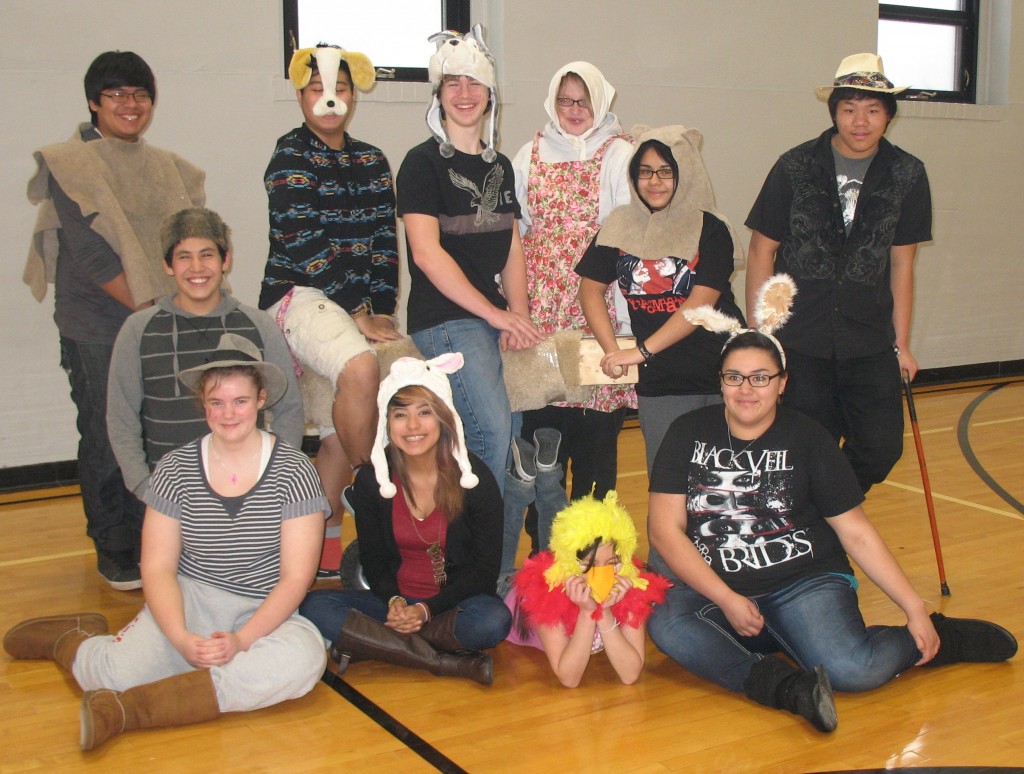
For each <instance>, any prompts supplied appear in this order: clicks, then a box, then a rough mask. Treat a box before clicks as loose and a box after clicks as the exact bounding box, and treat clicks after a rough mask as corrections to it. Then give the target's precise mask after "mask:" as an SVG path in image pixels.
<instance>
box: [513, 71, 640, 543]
mask: <svg viewBox="0 0 1024 774" xmlns="http://www.w3.org/2000/svg"><path fill="white" fill-rule="evenodd" d="M614 95H615V89H614V88H613V87H612V85H611V84H610V83H608V81H606V80H605V78H604V76H603V75H602V74H601V72H600V71H599V70H598V69H597V68H596V67H594V66H593V65H592V64H589V63H588V62H570V63H569V64H567V65H565V66H564V67H562V68H560V69H559V70H558V71H557V72H556V73H555V74H554V77H552V79H551V85H550V87H549V89H548V97H547V100H546V101H545V103H544V107H545V109H546V110H547V113H548V115H549V116H550V117H551V120H550V121H549V122H548V123H547V125H546V126H545V127H544V128H543V129H542V130H541V131H539V132H537V134H536V136H535V137H534V139H533V141H532V142H528V143H527V144H526V145H524V146H523V147H522V149H521V150H520V151H519V153H518V154H517V155H516V157H515V159H514V160H513V162H512V166H513V168H514V169H515V173H516V197H517V198H518V199H519V202H520V204H521V206H522V211H523V217H522V220H521V229H522V231H523V250H524V252H525V254H526V274H527V291H528V293H529V297H530V317H531V319H532V320H533V322H534V324H535V325H536V326H537V327H538V328H540V330H541V331H542V332H543V333H545V334H549V333H553V332H555V331H560V330H578V329H583V330H586V331H587V332H588V333H589V329H588V328H587V325H586V320H585V319H584V317H583V312H582V310H581V309H580V306H579V303H578V302H577V300H576V293H577V291H578V289H579V282H580V278H579V276H578V275H576V273H575V272H574V271H573V269H574V268H575V266H576V263H577V262H578V261H579V259H580V257H581V256H582V255H583V253H584V251H585V250H586V249H587V246H588V245H589V244H590V242H591V240H592V239H593V238H594V235H595V234H596V233H597V232H598V230H599V228H600V225H601V222H602V221H603V220H604V218H605V217H606V216H607V215H608V214H609V213H610V212H611V211H612V210H613V209H615V207H617V206H619V205H621V204H626V203H628V202H629V177H628V166H629V159H630V157H631V155H632V152H633V147H632V143H631V141H630V138H629V136H628V135H627V134H624V133H623V132H622V128H621V127H620V126H619V120H618V118H617V117H616V116H615V114H614V113H610V112H609V111H608V108H609V106H610V104H611V101H612V97H613V96H614ZM607 300H608V314H609V316H610V317H611V319H612V320H613V321H615V324H616V325H618V320H619V319H622V320H624V321H625V326H626V329H625V330H624V331H622V332H625V333H628V317H627V315H626V314H625V312H623V313H621V314H618V315H617V314H616V310H615V294H613V293H611V292H609V293H608V294H607ZM569 397H570V398H571V400H570V401H567V402H559V403H554V404H551V405H549V406H545V407H544V408H542V409H538V410H536V411H528V412H525V413H524V414H523V429H522V438H523V439H524V440H525V441H527V442H529V441H534V440H535V436H534V433H535V431H536V430H538V429H541V428H553V429H554V430H556V431H558V432H560V433H561V444H560V445H557V446H556V444H557V438H558V434H557V433H548V434H546V435H545V434H544V433H541V434H539V435H538V436H537V437H536V439H537V441H540V443H538V444H537V445H538V447H539V448H538V449H537V451H538V452H539V453H540V456H539V459H538V461H539V463H540V465H541V466H542V469H543V466H545V465H552V464H561V466H562V471H563V474H562V484H563V486H564V484H565V472H567V471H568V466H569V463H570V460H571V464H572V495H571V497H572V499H573V500H575V499H578V498H579V497H581V496H583V495H585V494H589V493H590V492H591V491H592V490H593V491H594V494H595V495H596V496H597V497H599V498H601V497H604V495H605V493H606V492H608V491H609V490H611V489H613V488H614V487H615V477H616V472H617V439H618V434H619V430H620V429H621V428H622V421H623V417H624V414H625V411H626V409H627V408H635V407H636V395H635V394H634V391H633V388H632V387H631V386H629V385H625V386H619V385H607V386H600V387H589V388H583V389H582V390H580V391H579V392H578V393H577V394H574V395H571V396H569ZM545 438H546V439H552V438H553V439H556V441H555V443H551V442H550V440H549V441H548V442H546V443H545V442H544V441H543V440H542V439H545ZM524 448H525V449H527V453H529V444H520V449H524ZM555 448H557V452H555ZM542 516H543V517H544V518H547V519H550V518H553V517H554V514H542ZM530 521H531V519H529V518H528V524H529V522H530ZM528 528H529V527H528ZM539 547H540V548H545V547H546V546H539Z"/></svg>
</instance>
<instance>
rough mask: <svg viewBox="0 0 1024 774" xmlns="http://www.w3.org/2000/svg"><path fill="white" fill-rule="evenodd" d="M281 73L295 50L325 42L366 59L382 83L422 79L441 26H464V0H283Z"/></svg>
mask: <svg viewBox="0 0 1024 774" xmlns="http://www.w3.org/2000/svg"><path fill="white" fill-rule="evenodd" d="M283 6H284V72H285V76H286V77H287V74H288V64H289V62H291V59H292V54H293V53H294V52H295V50H296V49H299V48H312V47H313V46H316V45H317V44H318V43H329V44H333V45H337V46H341V47H342V48H345V49H348V50H349V51H359V52H360V53H363V54H366V55H367V56H368V57H370V61H371V62H373V64H374V67H376V68H377V79H378V80H381V81H420V82H426V80H427V62H428V61H429V60H430V56H431V54H433V53H434V51H435V50H436V47H435V46H434V44H433V43H430V42H429V41H428V40H427V38H428V37H429V36H431V35H433V34H434V33H435V32H440V31H441V30H454V31H457V32H467V31H468V30H469V0H375V1H374V2H372V3H367V2H366V1H365V0H362V1H361V2H354V0H283Z"/></svg>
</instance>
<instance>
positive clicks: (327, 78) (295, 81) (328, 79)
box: [288, 43, 377, 116]
mask: <svg viewBox="0 0 1024 774" xmlns="http://www.w3.org/2000/svg"><path fill="white" fill-rule="evenodd" d="M314 59H316V68H317V72H319V73H320V80H321V81H322V82H323V85H324V93H323V95H322V96H321V97H320V99H318V100H317V101H316V104H315V105H313V115H316V116H326V115H335V116H343V115H345V113H347V112H348V107H347V106H346V105H345V103H344V101H342V100H340V99H336V98H335V90H336V88H337V86H338V69H339V68H340V67H341V60H342V59H344V60H345V61H346V62H347V63H348V69H349V72H351V73H352V85H353V86H355V87H356V88H357V89H359V91H369V90H370V89H371V88H372V87H373V83H374V81H375V80H376V79H377V71H376V70H374V69H373V63H371V62H370V58H369V57H368V56H366V54H360V53H358V52H356V51H346V50H345V49H343V48H340V47H338V46H329V45H327V44H326V43H321V44H319V45H318V46H317V47H316V48H300V49H297V50H296V51H295V53H294V54H292V61H291V64H289V65H288V77H289V78H290V79H291V82H292V86H294V87H295V88H296V89H299V90H300V91H301V90H302V89H304V88H306V84H308V83H309V79H310V78H312V77H313V60H314Z"/></svg>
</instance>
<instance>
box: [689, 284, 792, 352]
mask: <svg viewBox="0 0 1024 774" xmlns="http://www.w3.org/2000/svg"><path fill="white" fill-rule="evenodd" d="M794 296H796V283H795V282H794V281H793V278H792V277H790V276H789V275H788V274H776V275H774V276H772V277H769V278H768V280H767V281H766V282H765V283H764V284H763V285H762V286H761V288H760V290H758V291H757V302H756V303H755V304H754V315H753V316H754V319H753V323H754V327H753V328H744V327H743V326H742V325H741V324H740V321H739V320H737V319H736V318H735V317H730V316H729V315H727V314H723V313H722V312H719V311H718V310H717V309H715V308H714V307H712V306H708V305H707V304H705V305H704V306H698V307H697V308H696V309H687V310H685V311H684V312H683V317H685V318H686V319H687V321H688V322H690V323H692V324H693V325H699V326H700V327H702V328H705V329H706V330H709V331H711V332H712V333H728V334H729V338H728V339H727V340H726V342H725V346H723V347H722V349H723V351H724V350H725V347H727V346H729V342H730V341H732V340H733V339H734V338H736V337H737V336H738V335H739V334H741V333H746V332H748V331H757V332H758V333H760V334H762V335H764V336H766V337H767V338H769V339H771V342H772V344H774V345H775V348H776V349H777V350H779V356H780V357H781V358H782V367H783V368H785V367H786V352H785V350H783V349H782V344H780V343H779V340H778V339H777V338H775V336H774V335H773V334H774V333H775V331H777V330H778V329H779V328H781V327H782V326H783V325H785V324H786V321H787V320H788V319H789V315H790V310H791V309H792V307H793V297H794Z"/></svg>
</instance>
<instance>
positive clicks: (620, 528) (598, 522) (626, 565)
mask: <svg viewBox="0 0 1024 774" xmlns="http://www.w3.org/2000/svg"><path fill="white" fill-rule="evenodd" d="M597 538H601V542H603V543H614V544H615V552H616V554H617V555H618V557H619V559H620V560H621V561H622V569H621V570H620V571H619V575H621V576H623V577H626V578H629V579H630V580H632V581H633V585H634V586H636V587H637V588H638V589H641V590H642V589H646V588H647V581H646V580H644V579H643V578H641V577H640V574H639V572H638V571H637V568H636V565H634V564H633V554H634V553H635V552H636V525H635V524H634V523H633V519H632V518H631V517H630V515H629V514H628V513H627V512H626V509H625V508H623V507H622V506H621V505H619V495H618V493H617V492H615V491H614V490H613V491H611V492H609V493H608V494H607V495H605V498H604V500H598V499H597V498H596V497H594V496H592V495H587V496H586V497H581V498H580V499H579V500H576V501H574V502H572V503H570V504H569V505H568V507H566V508H564V509H562V510H561V511H559V513H558V515H557V516H555V520H554V522H553V523H552V525H551V543H550V544H549V548H550V549H551V553H552V554H554V557H555V561H554V563H553V564H552V565H551V566H550V567H549V568H548V569H547V570H545V571H544V579H545V580H546V581H547V582H548V588H549V589H554V588H556V587H557V586H559V585H561V584H563V583H565V580H566V579H567V578H570V577H572V576H573V575H579V573H580V560H579V559H578V558H577V552H579V551H581V550H582V549H584V548H587V547H588V546H589V545H591V544H592V543H593V542H594V541H595V540H596V539H597Z"/></svg>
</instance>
